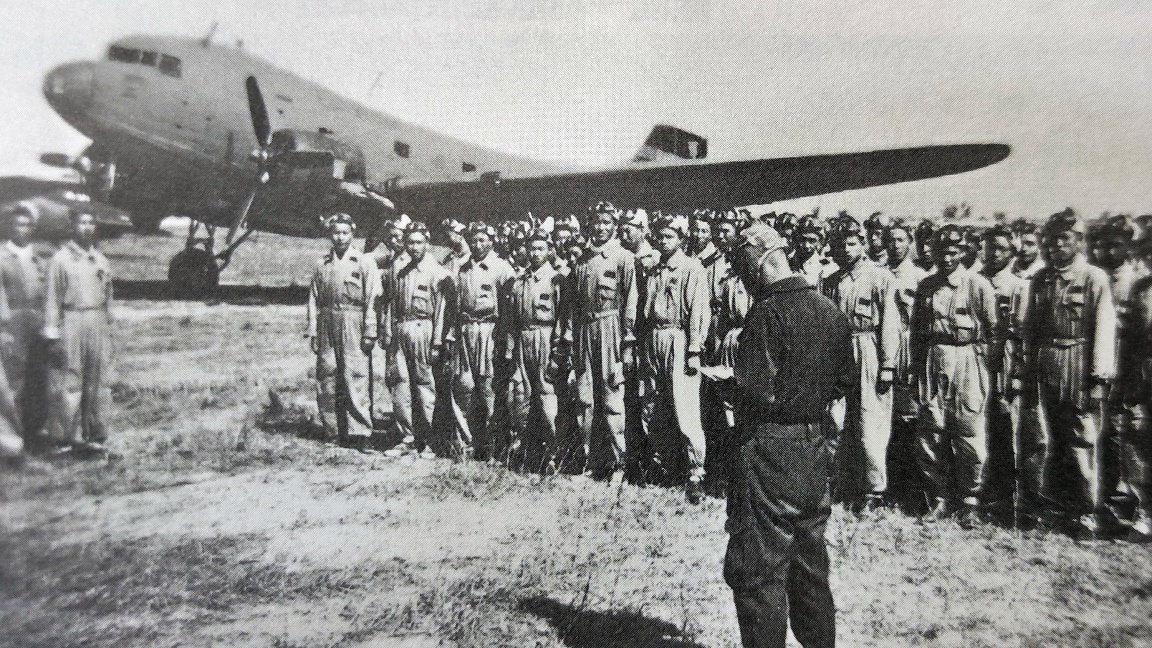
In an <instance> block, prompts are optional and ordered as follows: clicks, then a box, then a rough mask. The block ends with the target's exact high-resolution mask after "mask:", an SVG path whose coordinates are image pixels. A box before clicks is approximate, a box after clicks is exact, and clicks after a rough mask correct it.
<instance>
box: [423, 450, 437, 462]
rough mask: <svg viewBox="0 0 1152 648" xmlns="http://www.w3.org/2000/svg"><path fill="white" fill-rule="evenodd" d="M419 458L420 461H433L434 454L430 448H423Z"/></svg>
mask: <svg viewBox="0 0 1152 648" xmlns="http://www.w3.org/2000/svg"><path fill="white" fill-rule="evenodd" d="M420 458H421V459H435V458H436V453H435V452H433V451H432V448H424V450H422V451H421V452H420Z"/></svg>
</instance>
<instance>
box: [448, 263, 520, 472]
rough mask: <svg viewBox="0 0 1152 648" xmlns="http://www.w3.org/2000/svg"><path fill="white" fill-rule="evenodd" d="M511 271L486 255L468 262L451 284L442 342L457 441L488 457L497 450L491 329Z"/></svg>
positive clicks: (494, 325)
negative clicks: (474, 446)
mask: <svg viewBox="0 0 1152 648" xmlns="http://www.w3.org/2000/svg"><path fill="white" fill-rule="evenodd" d="M515 277H516V272H515V271H514V270H513V269H512V266H511V265H509V264H508V262H507V261H505V260H504V259H501V258H500V257H498V256H496V254H495V253H494V252H490V253H489V254H488V255H487V256H485V257H484V259H483V260H479V259H477V258H476V257H475V256H473V257H471V258H470V259H469V260H468V261H467V262H465V263H464V264H463V266H462V267H461V268H460V273H459V274H457V275H456V276H455V277H454V278H453V279H454V281H455V282H456V283H455V286H456V287H455V291H454V293H453V303H452V308H451V311H452V312H451V313H450V320H451V326H450V327H449V328H448V331H447V333H446V335H445V336H444V341H445V342H446V343H448V344H449V345H450V346H451V354H452V355H451V357H450V358H449V363H450V364H449V366H450V368H451V372H452V399H453V402H454V403H455V406H454V407H453V412H454V414H455V418H456V439H457V442H458V443H460V444H461V445H462V446H471V445H472V444H473V443H476V444H477V445H480V446H484V447H485V449H486V450H487V452H486V453H485V456H491V455H492V452H493V451H495V450H496V449H497V448H496V446H497V445H502V444H495V443H494V441H495V439H494V438H493V433H494V432H495V431H494V430H489V429H488V425H489V422H490V421H491V419H492V414H493V412H494V411H495V409H496V391H495V390H494V388H493V385H492V378H493V376H494V374H495V372H494V370H493V364H494V360H495V357H496V325H497V322H498V321H499V319H500V314H501V313H500V309H501V303H500V302H501V301H502V299H503V296H504V295H505V294H506V291H507V289H508V284H509V283H510V282H511V281H512V280H513V279H514V278H515Z"/></svg>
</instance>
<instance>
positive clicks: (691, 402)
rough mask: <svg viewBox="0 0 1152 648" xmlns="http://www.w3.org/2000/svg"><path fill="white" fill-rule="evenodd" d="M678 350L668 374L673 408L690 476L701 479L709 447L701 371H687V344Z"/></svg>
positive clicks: (678, 346) (678, 344)
mask: <svg viewBox="0 0 1152 648" xmlns="http://www.w3.org/2000/svg"><path fill="white" fill-rule="evenodd" d="M681 335H682V334H681ZM676 350H677V353H676V354H674V355H673V366H672V367H670V368H669V369H670V374H671V375H670V376H669V377H668V382H669V383H670V387H671V392H672V393H671V394H670V396H671V400H672V403H671V405H672V411H673V412H674V413H675V417H676V427H677V428H679V430H680V439H681V443H683V444H684V447H685V449H686V450H687V455H688V466H687V468H688V473H689V476H690V477H694V478H697V479H701V478H703V476H704V462H705V460H706V455H705V452H706V447H705V443H704V428H703V426H702V424H701V423H702V422H701V419H700V374H699V373H697V374H696V375H695V376H689V375H687V374H686V373H685V372H684V366H685V363H686V354H685V353H684V345H683V344H682V343H681V342H679V341H678V342H677V348H676Z"/></svg>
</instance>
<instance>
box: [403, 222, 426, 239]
mask: <svg viewBox="0 0 1152 648" xmlns="http://www.w3.org/2000/svg"><path fill="white" fill-rule="evenodd" d="M413 234H423V235H424V238H428V226H427V225H425V224H424V223H422V222H420V221H411V222H410V223H409V224H408V227H405V228H404V235H405V236H411V235H413Z"/></svg>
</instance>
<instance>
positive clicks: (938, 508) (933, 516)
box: [923, 497, 951, 520]
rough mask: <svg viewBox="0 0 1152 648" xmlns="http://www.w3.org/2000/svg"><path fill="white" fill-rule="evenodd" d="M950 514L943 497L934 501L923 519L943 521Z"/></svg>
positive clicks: (946, 501)
mask: <svg viewBox="0 0 1152 648" xmlns="http://www.w3.org/2000/svg"><path fill="white" fill-rule="evenodd" d="M950 514H951V511H949V509H948V500H946V499H944V498H943V497H937V498H936V500H935V501H934V502H933V503H932V507H931V508H929V509H928V512H927V513H925V514H924V515H923V519H925V520H943V519H944V518H947V517H948V516H949V515H950Z"/></svg>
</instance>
